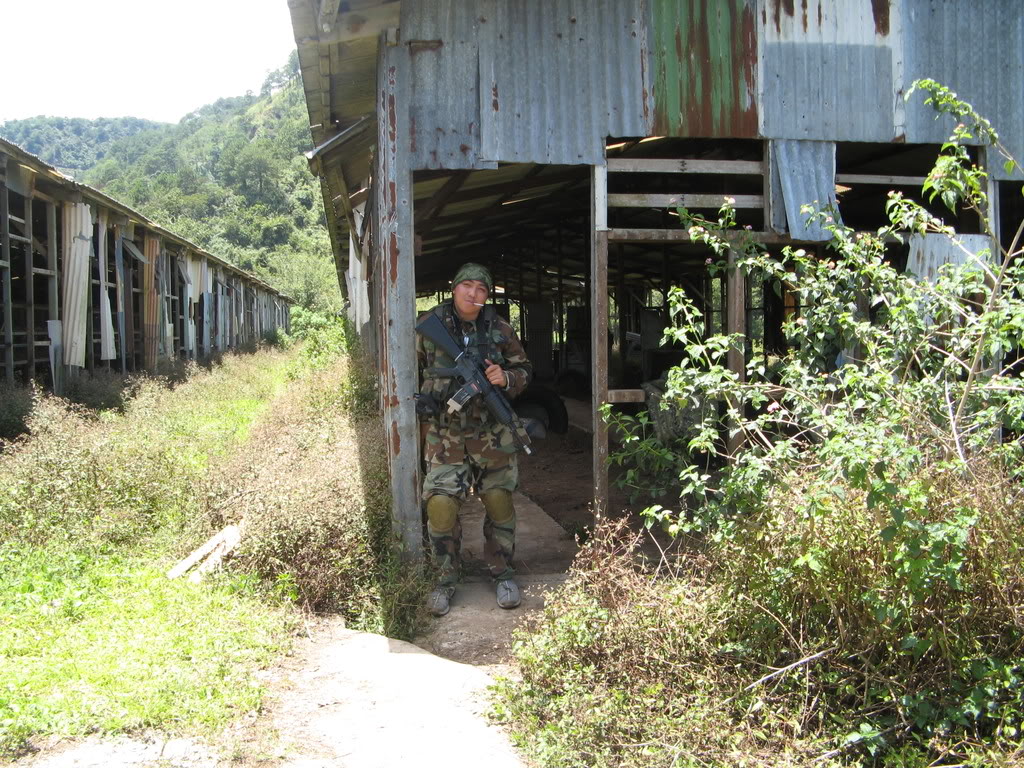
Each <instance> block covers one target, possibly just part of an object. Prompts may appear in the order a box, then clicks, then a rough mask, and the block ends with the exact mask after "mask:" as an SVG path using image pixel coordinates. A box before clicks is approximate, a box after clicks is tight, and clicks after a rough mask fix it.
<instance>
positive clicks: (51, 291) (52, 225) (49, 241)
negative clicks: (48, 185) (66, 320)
mask: <svg viewBox="0 0 1024 768" xmlns="http://www.w3.org/2000/svg"><path fill="white" fill-rule="evenodd" d="M58 263H59V262H58V254H57V205H56V203H54V202H53V201H52V200H49V201H47V203H46V269H47V271H48V272H49V273H50V275H49V277H48V278H47V302H48V304H47V313H46V319H47V320H49V321H59V320H60V275H59V272H58V268H57V265H58ZM47 330H49V329H47ZM47 338H49V333H47ZM50 343H51V344H52V343H53V342H50ZM63 367H64V355H63V352H62V351H60V354H58V350H54V354H53V366H52V368H53V370H51V371H50V380H51V381H52V383H53V392H54V394H56V395H63V394H64V392H63V383H64V376H63V375H62V373H61V370H62V369H63Z"/></svg>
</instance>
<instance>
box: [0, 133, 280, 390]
mask: <svg viewBox="0 0 1024 768" xmlns="http://www.w3.org/2000/svg"><path fill="white" fill-rule="evenodd" d="M12 180H13V184H12V185H11V186H9V185H8V183H7V182H9V181H12ZM13 187H17V191H15V190H14V189H13ZM0 245H2V252H3V258H0V377H2V378H3V379H4V380H6V381H8V382H21V383H27V382H29V381H31V380H38V381H40V382H41V383H43V384H44V385H50V386H52V387H53V389H54V391H56V392H58V393H60V392H61V391H62V382H63V380H64V378H65V377H66V375H67V374H68V371H69V370H73V369H75V368H85V369H87V370H94V369H95V368H98V367H102V368H107V369H117V370H119V371H122V372H126V371H133V370H139V369H142V368H146V369H150V370H152V369H154V368H156V366H157V364H158V363H159V361H160V359H161V358H168V359H171V358H185V357H188V358H194V357H196V356H197V355H198V350H197V339H196V336H197V328H196V318H197V309H196V306H195V305H196V299H197V297H198V293H199V291H198V290H195V289H193V285H194V283H195V281H196V280H197V279H201V275H202V274H203V273H202V269H201V267H200V264H199V263H198V262H199V260H202V261H203V262H204V263H205V262H207V261H213V262H215V263H216V264H217V265H218V268H219V269H220V270H222V271H223V273H224V274H225V275H231V276H232V278H233V282H234V283H235V284H236V285H237V288H238V290H239V291H245V292H246V297H247V299H246V300H247V302H248V303H247V304H246V305H245V307H247V308H248V312H247V313H244V316H240V317H239V322H238V328H239V331H240V337H239V338H240V339H242V338H244V339H249V340H251V339H255V338H257V337H258V336H260V335H262V334H264V333H267V332H269V331H270V330H272V329H273V328H276V327H282V326H284V327H287V325H288V311H289V310H288V308H289V305H290V300H288V299H287V297H284V296H281V294H280V293H278V292H277V291H276V290H274V289H273V288H271V287H270V286H269V285H267V284H266V283H263V282H262V281H261V280H259V279H257V278H255V277H253V276H251V275H249V274H247V273H245V272H244V271H242V270H240V269H238V268H237V267H234V266H232V265H230V264H227V263H226V262H224V261H222V260H220V259H217V257H215V256H213V255H212V254H209V253H206V252H205V251H202V250H201V249H199V248H198V247H196V246H195V245H193V244H191V243H189V242H188V241H185V240H183V239H182V238H180V237H179V236H177V235H175V234H174V233H172V232H169V231H167V230H165V229H163V228H162V227H160V226H159V225H157V224H155V223H154V222H152V221H150V220H149V219H147V218H146V217H145V216H143V215H142V214H140V213H138V212H137V211H134V210H132V209H130V208H128V207H126V206H124V205H122V204H121V203H119V202H117V201H116V200H114V199H113V198H110V197H108V196H107V195H105V194H103V193H102V192H99V191H98V190H95V189H92V188H91V187H88V186H86V185H84V184H79V183H77V182H75V181H74V180H72V179H70V178H68V177H66V176H64V175H63V174H62V173H60V172H59V171H57V170H56V169H55V168H53V167H52V166H50V165H48V164H46V163H44V162H43V161H42V160H40V159H39V158H37V157H35V156H34V155H31V154H29V153H27V152H25V151H24V150H22V149H21V148H20V147H18V146H17V145H14V144H11V143H10V142H7V141H4V140H2V139H0ZM245 307H243V306H242V305H241V304H239V309H240V310H242V309H244V308H245ZM270 307H273V308H274V309H273V310H271V309H269V308H270ZM261 308H262V309H261ZM213 311H214V310H211V312H213ZM236 345H237V340H236V341H232V340H230V339H228V340H226V341H225V345H224V347H223V348H224V349H227V348H230V347H234V346H236Z"/></svg>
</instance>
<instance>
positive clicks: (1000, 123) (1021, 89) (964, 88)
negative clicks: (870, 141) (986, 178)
mask: <svg viewBox="0 0 1024 768" xmlns="http://www.w3.org/2000/svg"><path fill="white" fill-rule="evenodd" d="M902 24H903V40H904V44H903V51H904V63H903V70H904V72H905V75H906V76H905V84H906V87H907V88H909V87H910V83H912V82H913V81H914V80H915V79H916V78H922V77H930V78H932V79H933V80H938V81H939V82H940V83H942V84H943V85H945V86H947V87H949V88H951V89H953V90H954V91H956V92H957V93H958V94H959V95H960V97H961V98H963V99H965V100H967V101H969V102H970V103H971V104H972V105H973V106H974V108H975V109H976V110H977V111H978V112H979V113H980V114H982V115H984V116H985V117H987V118H989V119H990V120H991V121H992V123H993V125H994V127H995V128H996V130H997V131H998V132H999V135H1000V138H1001V140H1002V142H1003V143H1004V144H1006V146H1007V147H1008V148H1009V149H1010V151H1011V152H1013V154H1014V155H1015V156H1016V157H1017V159H1018V160H1019V161H1021V162H1024V84H1022V73H1024V3H1022V2H1021V0H985V2H983V3H979V2H977V0H905V2H904V3H903V9H902ZM935 114H936V113H935V111H934V110H933V109H932V108H931V107H925V106H924V105H923V97H921V96H920V95H915V96H913V97H911V102H910V103H909V104H908V105H907V108H906V136H907V141H908V142H914V143H938V142H941V141H944V140H945V139H946V137H948V136H949V134H950V133H951V132H952V129H953V121H952V120H951V119H950V118H943V119H940V120H938V121H937V120H936V119H935ZM992 170H993V172H994V175H995V176H996V177H997V178H1011V177H1008V176H1007V174H1006V173H1005V172H1004V171H1003V169H1002V167H1001V166H997V167H995V168H993V169H992ZM1012 178H1018V179H1019V178H1020V174H1019V173H1017V174H1015V175H1014V176H1013V177H1012Z"/></svg>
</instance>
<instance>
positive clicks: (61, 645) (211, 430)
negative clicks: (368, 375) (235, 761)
mask: <svg viewBox="0 0 1024 768" xmlns="http://www.w3.org/2000/svg"><path fill="white" fill-rule="evenodd" d="M294 358H295V353H293V352H289V353H286V352H282V351H277V350H263V351H260V352H258V353H256V354H253V355H247V356H229V357H227V358H226V359H225V360H224V361H223V363H222V364H220V365H217V366H215V367H213V368H212V369H210V370H203V369H196V370H194V371H192V372H191V375H190V376H188V378H187V379H186V380H185V381H184V382H182V383H178V384H177V385H176V386H174V387H173V389H172V388H170V387H169V385H168V383H167V382H165V381H159V380H147V381H140V382H135V383H134V384H132V385H131V386H130V388H129V390H130V391H129V393H128V397H127V398H126V400H125V403H126V404H125V405H124V406H123V408H122V409H120V410H108V411H102V412H96V411H89V410H85V409H82V408H79V407H75V406H71V405H69V404H68V403H66V402H65V401H61V400H57V399H52V398H43V399H40V400H38V401H37V402H36V403H35V406H34V408H33V410H32V413H31V415H30V416H29V419H28V425H29V429H30V433H29V434H28V435H26V436H23V437H22V438H20V439H19V440H18V441H16V442H15V443H13V444H10V445H8V446H7V447H6V449H5V450H4V451H3V453H0V541H2V542H3V544H0V756H11V755H14V754H17V753H18V752H19V751H20V750H21V749H23V748H24V746H25V745H26V743H27V739H29V738H30V737H32V736H34V735H39V734H58V735H76V734H84V733H87V732H91V731H95V730H101V731H119V730H125V729H136V728H142V727H157V728H163V729H167V730H170V731H189V730H195V729H197V728H203V727H205V728H216V727H218V726H220V725H222V724H223V723H225V722H226V721H227V720H228V719H229V718H231V717H232V716H234V715H237V714H240V713H243V712H246V711H251V710H253V709H255V708H257V707H258V706H259V701H260V690H259V686H258V684H257V682H256V680H255V678H254V677H253V672H254V671H255V670H256V669H257V668H258V667H259V666H261V665H265V664H266V663H268V661H269V660H270V659H272V658H273V657H274V655H275V654H277V653H279V652H280V651H281V650H282V649H283V648H285V647H286V646H287V644H288V638H289V630H290V627H291V626H292V625H293V622H294V617H295V611H294V610H292V609H290V608H289V607H288V606H287V604H286V601H280V600H278V601H276V602H275V601H274V600H267V599H266V592H265V591H263V590H261V589H259V588H258V584H259V582H258V580H257V579H255V578H253V577H251V576H250V575H248V574H246V573H244V572H238V573H235V574H233V575H229V576H225V577H222V578H220V579H217V580H214V581H213V582H212V583H207V584H204V585H202V586H195V585H192V584H190V583H189V582H188V581H187V580H177V581H173V582H172V581H169V580H167V578H166V577H165V576H164V572H165V571H166V569H167V567H168V566H169V565H170V564H172V563H173V562H174V561H175V560H176V559H177V558H178V557H180V556H181V555H182V554H183V553H185V552H187V551H188V550H189V549H190V548H191V547H192V546H194V545H195V544H196V543H197V542H198V541H199V540H200V539H201V538H202V537H203V536H205V535H206V534H207V533H208V527H209V515H208V509H209V506H210V503H209V499H210V497H211V493H212V491H211V486H210V477H211V475H212V474H214V472H213V470H214V469H215V468H218V467H221V466H223V465H224V464H225V463H227V462H230V461H232V460H234V459H235V457H238V456H240V455H244V454H246V453H247V452H248V451H250V450H251V449H252V441H251V440H250V439H249V437H250V434H251V432H252V430H253V429H255V428H257V427H258V425H259V424H260V423H261V422H262V421H264V420H265V419H266V418H267V415H268V414H269V413H270V412H271V407H270V406H271V404H272V403H274V402H276V401H277V400H279V399H280V397H281V396H282V394H283V393H284V391H285V390H286V389H287V388H288V387H289V386H295V384H296V382H295V381H294V380H290V379H289V372H293V371H294V370H295V367H294V362H293V361H294Z"/></svg>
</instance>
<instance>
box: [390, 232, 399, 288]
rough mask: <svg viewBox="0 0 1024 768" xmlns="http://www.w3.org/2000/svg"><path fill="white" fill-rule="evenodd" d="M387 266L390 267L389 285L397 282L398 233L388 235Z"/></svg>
mask: <svg viewBox="0 0 1024 768" xmlns="http://www.w3.org/2000/svg"><path fill="white" fill-rule="evenodd" d="M388 265H389V267H390V274H389V275H388V277H389V278H390V279H391V284H392V285H394V284H395V283H397V282H398V233H397V232H392V233H391V234H390V235H388Z"/></svg>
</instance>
